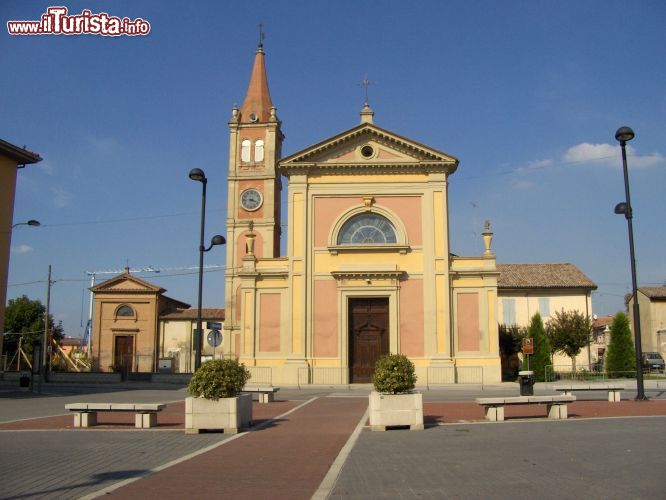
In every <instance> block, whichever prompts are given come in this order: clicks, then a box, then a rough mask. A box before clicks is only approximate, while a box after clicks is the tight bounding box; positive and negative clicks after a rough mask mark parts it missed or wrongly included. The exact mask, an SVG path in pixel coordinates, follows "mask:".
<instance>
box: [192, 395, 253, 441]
mask: <svg viewBox="0 0 666 500" xmlns="http://www.w3.org/2000/svg"><path fill="white" fill-rule="evenodd" d="M251 424H252V394H239V395H238V396H236V397H235V398H222V399H219V400H217V401H212V400H210V399H203V398H186V399H185V433H186V434H198V433H199V432H201V431H203V430H218V431H224V433H225V434H237V433H238V432H239V431H242V430H247V429H248V428H249V427H250V425H251Z"/></svg>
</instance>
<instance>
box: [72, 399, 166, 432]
mask: <svg viewBox="0 0 666 500" xmlns="http://www.w3.org/2000/svg"><path fill="white" fill-rule="evenodd" d="M164 408H166V404H165V403H138V404H137V403H69V404H66V405H65V409H66V410H69V411H73V412H75V413H74V427H91V426H93V425H97V412H98V411H113V412H115V411H122V412H128V411H131V412H133V413H134V414H135V415H134V426H135V427H136V428H138V429H147V428H150V427H155V426H156V425H157V412H158V411H162V410H163V409H164Z"/></svg>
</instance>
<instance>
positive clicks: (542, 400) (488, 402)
mask: <svg viewBox="0 0 666 500" xmlns="http://www.w3.org/2000/svg"><path fill="white" fill-rule="evenodd" d="M573 401H576V396H570V395H569V396H517V397H509V398H477V399H476V402H477V403H478V404H480V405H481V406H483V407H484V409H485V411H486V420H490V421H491V422H497V421H501V420H504V407H505V406H506V405H546V406H547V407H548V418H553V419H566V418H567V416H568V413H567V403H571V402H573Z"/></svg>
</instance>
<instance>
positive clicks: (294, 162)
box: [279, 123, 458, 173]
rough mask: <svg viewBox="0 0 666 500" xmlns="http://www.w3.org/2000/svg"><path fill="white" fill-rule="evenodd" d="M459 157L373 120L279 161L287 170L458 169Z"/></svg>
mask: <svg viewBox="0 0 666 500" xmlns="http://www.w3.org/2000/svg"><path fill="white" fill-rule="evenodd" d="M457 165H458V159H457V158H455V157H454V156H451V155H448V154H446V153H443V152H441V151H437V150H436V149H433V148H430V147H428V146H425V145H423V144H421V143H419V142H416V141H413V140H411V139H407V138H405V137H403V136H401V135H398V134H395V133H393V132H390V131H388V130H385V129H383V128H381V127H378V126H376V125H374V124H372V123H363V124H361V125H359V126H357V127H354V128H352V129H349V130H347V131H345V132H342V133H341V134H338V135H336V136H334V137H331V138H329V139H327V140H325V141H322V142H320V143H318V144H315V145H313V146H310V147H308V148H306V149H303V150H302V151H299V152H297V153H294V154H292V155H290V156H287V157H286V158H284V159H282V160H281V161H280V167H279V168H280V169H281V170H282V171H283V172H285V173H287V172H289V171H294V170H298V169H301V168H307V169H312V168H320V169H327V168H336V169H337V168H344V167H352V168H364V167H367V168H368V169H375V168H378V167H393V168H396V167H403V168H404V169H410V168H429V169H432V168H436V169H443V170H446V171H447V172H448V173H451V172H453V171H455V169H456V167H457Z"/></svg>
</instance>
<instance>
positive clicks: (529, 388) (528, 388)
mask: <svg viewBox="0 0 666 500" xmlns="http://www.w3.org/2000/svg"><path fill="white" fill-rule="evenodd" d="M518 377H520V395H521V396H534V372H533V371H531V370H525V371H521V372H518Z"/></svg>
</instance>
